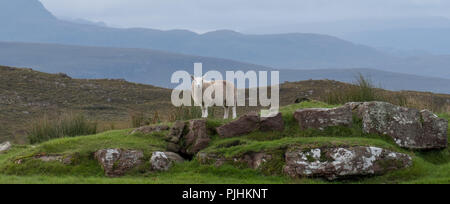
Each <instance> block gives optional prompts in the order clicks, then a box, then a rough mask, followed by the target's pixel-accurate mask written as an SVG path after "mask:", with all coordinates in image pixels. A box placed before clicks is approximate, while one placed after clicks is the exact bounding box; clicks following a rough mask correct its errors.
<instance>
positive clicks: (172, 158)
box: [150, 152, 184, 171]
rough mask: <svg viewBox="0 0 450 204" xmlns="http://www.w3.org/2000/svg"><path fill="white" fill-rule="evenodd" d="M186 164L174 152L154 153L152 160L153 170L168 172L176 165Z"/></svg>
mask: <svg viewBox="0 0 450 204" xmlns="http://www.w3.org/2000/svg"><path fill="white" fill-rule="evenodd" d="M181 162H184V159H183V158H182V157H181V156H180V155H178V154H176V153H173V152H153V154H152V157H151V159H150V164H151V166H152V170H155V171H168V170H169V169H170V167H172V165H173V164H174V163H181Z"/></svg>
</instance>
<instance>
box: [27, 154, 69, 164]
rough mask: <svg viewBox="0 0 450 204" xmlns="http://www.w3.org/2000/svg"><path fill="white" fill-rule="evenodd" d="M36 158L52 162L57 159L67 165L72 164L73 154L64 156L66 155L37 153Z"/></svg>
mask: <svg viewBox="0 0 450 204" xmlns="http://www.w3.org/2000/svg"><path fill="white" fill-rule="evenodd" d="M34 158H35V159H39V160H41V161H43V162H52V161H57V162H61V163H62V164H65V165H70V164H72V156H64V155H35V156H34Z"/></svg>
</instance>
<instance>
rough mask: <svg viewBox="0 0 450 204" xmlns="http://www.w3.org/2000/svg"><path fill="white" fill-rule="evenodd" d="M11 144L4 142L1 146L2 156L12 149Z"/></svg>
mask: <svg viewBox="0 0 450 204" xmlns="http://www.w3.org/2000/svg"><path fill="white" fill-rule="evenodd" d="M11 146H12V145H11V142H4V143H1V144H0V154H1V153H4V152H6V151H8V150H9V149H11Z"/></svg>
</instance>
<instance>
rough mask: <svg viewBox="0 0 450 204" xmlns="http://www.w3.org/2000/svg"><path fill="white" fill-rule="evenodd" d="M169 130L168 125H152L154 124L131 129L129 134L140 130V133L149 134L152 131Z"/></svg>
mask: <svg viewBox="0 0 450 204" xmlns="http://www.w3.org/2000/svg"><path fill="white" fill-rule="evenodd" d="M166 130H169V126H167V125H154V126H144V127H140V128H136V129H134V130H133V131H131V133H130V134H135V133H137V132H140V133H142V134H150V133H153V132H162V131H166Z"/></svg>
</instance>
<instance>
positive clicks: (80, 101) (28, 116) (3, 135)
mask: <svg viewBox="0 0 450 204" xmlns="http://www.w3.org/2000/svg"><path fill="white" fill-rule="evenodd" d="M355 87H356V86H354V85H351V84H346V83H341V82H337V81H331V80H307V81H301V82H289V83H284V84H282V85H281V88H280V103H281V105H283V106H285V105H289V104H293V103H295V102H296V101H297V102H298V101H299V100H301V99H303V98H308V99H315V100H320V101H325V102H329V103H333V104H335V103H343V102H342V101H339V100H338V101H336V100H335V99H334V98H335V97H334V96H335V95H336V94H338V95H346V93H347V92H349V90H351V89H352V88H355ZM378 92H379V94H380V95H382V96H383V97H382V99H383V100H387V101H389V102H391V103H395V104H398V105H404V106H409V107H413V108H419V109H430V110H433V111H435V112H439V113H440V112H449V110H450V95H445V94H433V93H425V92H412V91H403V92H392V91H386V90H381V89H379V90H378ZM170 95H171V90H169V89H163V88H158V87H154V86H150V85H143V84H136V83H130V82H126V81H123V80H108V79H90V80H88V79H71V78H69V77H67V76H66V75H64V74H47V73H42V72H37V71H33V70H31V69H20V68H11V67H0V123H1V124H2V125H1V126H2V128H1V129H0V141H5V140H11V141H15V142H16V143H26V142H27V141H26V138H25V135H26V131H27V130H29V129H30V124H31V121H33V120H34V119H38V118H42V117H43V116H44V115H47V116H48V117H49V118H50V119H51V118H57V117H58V115H60V114H62V113H67V112H74V113H79V112H80V113H84V114H85V115H86V116H88V117H89V119H91V120H95V121H98V122H99V124H100V125H99V126H100V127H99V129H100V130H99V131H103V130H108V129H117V128H128V127H130V126H131V122H130V115H133V114H136V113H142V114H143V115H144V116H146V117H153V116H154V115H155V114H157V115H158V117H159V118H160V119H161V120H162V121H167V120H170V119H172V120H173V119H174V118H177V115H179V111H178V110H177V109H175V108H174V107H173V106H172V104H171V102H170ZM344 100H345V99H344ZM256 109H258V108H257V107H256V108H238V112H239V113H240V114H242V113H245V112H248V111H249V110H256ZM221 114H223V112H222V110H221V108H216V109H213V110H212V111H211V115H213V116H216V117H219V116H221Z"/></svg>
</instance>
